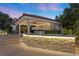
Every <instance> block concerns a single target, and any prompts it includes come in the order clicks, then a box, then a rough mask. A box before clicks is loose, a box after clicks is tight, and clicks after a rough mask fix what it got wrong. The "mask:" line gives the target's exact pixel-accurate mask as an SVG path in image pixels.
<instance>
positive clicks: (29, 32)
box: [27, 24, 30, 34]
mask: <svg viewBox="0 0 79 59" xmlns="http://www.w3.org/2000/svg"><path fill="white" fill-rule="evenodd" d="M27 28H28V34H30V25H29V24H28V26H27Z"/></svg>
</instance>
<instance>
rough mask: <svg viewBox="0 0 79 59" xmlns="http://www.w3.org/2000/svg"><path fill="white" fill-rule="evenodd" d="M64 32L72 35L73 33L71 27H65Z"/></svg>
mask: <svg viewBox="0 0 79 59" xmlns="http://www.w3.org/2000/svg"><path fill="white" fill-rule="evenodd" d="M62 32H63V34H65V35H71V34H72V30H71V29H63V31H62Z"/></svg>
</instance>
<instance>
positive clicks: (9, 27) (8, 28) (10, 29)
mask: <svg viewBox="0 0 79 59" xmlns="http://www.w3.org/2000/svg"><path fill="white" fill-rule="evenodd" d="M5 31H7V33H12V27H11V26H10V25H9V24H7V25H6V28H5Z"/></svg>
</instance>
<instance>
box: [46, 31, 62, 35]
mask: <svg viewBox="0 0 79 59" xmlns="http://www.w3.org/2000/svg"><path fill="white" fill-rule="evenodd" d="M60 33H61V31H58V30H47V31H45V34H60Z"/></svg>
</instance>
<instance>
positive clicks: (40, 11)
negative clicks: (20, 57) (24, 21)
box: [0, 3, 69, 19]
mask: <svg viewBox="0 0 79 59" xmlns="http://www.w3.org/2000/svg"><path fill="white" fill-rule="evenodd" d="M68 7H69V4H67V3H26V4H25V3H0V11H2V12H3V13H7V14H9V15H10V16H11V17H12V18H19V17H20V16H21V15H22V14H23V13H28V14H34V15H39V16H44V17H48V18H52V19H54V18H55V16H56V15H60V14H62V13H63V10H64V8H68Z"/></svg>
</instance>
